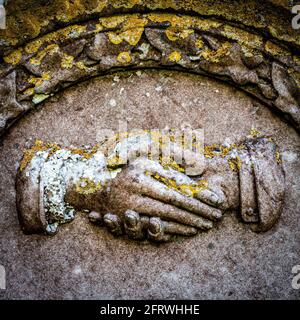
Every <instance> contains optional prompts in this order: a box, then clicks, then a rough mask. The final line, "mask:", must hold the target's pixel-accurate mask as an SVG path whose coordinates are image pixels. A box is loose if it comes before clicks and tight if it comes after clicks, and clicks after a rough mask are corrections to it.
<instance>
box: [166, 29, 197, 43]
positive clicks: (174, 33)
mask: <svg viewBox="0 0 300 320" xmlns="http://www.w3.org/2000/svg"><path fill="white" fill-rule="evenodd" d="M193 33H194V30H193V29H176V28H167V30H166V36H167V38H168V39H169V40H171V41H176V40H179V39H186V38H187V37H188V36H190V35H191V34H193Z"/></svg>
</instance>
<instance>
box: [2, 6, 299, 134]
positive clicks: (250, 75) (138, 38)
mask: <svg viewBox="0 0 300 320" xmlns="http://www.w3.org/2000/svg"><path fill="white" fill-rule="evenodd" d="M214 9H215V7H214ZM237 20H238V18H237ZM245 24H246V25H247V21H246V22H245ZM245 24H242V23H240V24H239V25H237V24H236V23H235V24H232V23H228V21H226V20H224V17H222V14H220V15H219V16H218V17H213V18H207V17H203V16H199V15H198V16H195V15H179V14H176V13H165V12H163V11H160V12H158V11H155V12H150V13H130V14H121V15H112V16H108V17H100V18H95V19H91V20H87V21H84V22H81V23H76V24H72V25H69V26H66V27H64V28H61V29H58V30H55V31H53V32H50V33H47V34H44V35H40V36H39V37H37V38H35V39H33V40H31V41H29V42H27V43H23V44H22V45H21V46H20V47H18V48H16V49H14V50H12V51H11V50H9V51H7V54H5V56H4V57H3V63H2V64H1V65H0V95H1V96H2V97H3V99H2V101H1V103H0V134H2V133H3V132H5V130H6V129H7V128H8V127H9V126H10V125H12V123H14V121H15V120H16V119H18V118H19V117H21V116H22V115H23V114H24V113H25V112H26V111H27V110H29V109H31V108H33V106H35V105H36V104H40V103H41V102H43V101H44V100H45V99H47V98H48V97H50V96H52V95H54V94H55V93H56V92H58V91H59V90H61V89H64V88H66V87H68V86H70V85H72V84H74V83H78V82H80V81H83V80H86V79H89V78H91V77H95V76H100V75H104V74H107V73H109V72H114V71H116V70H122V69H135V68H169V69H170V68H171V69H176V70H184V71H187V72H193V73H197V74H201V75H208V76H211V77H214V78H217V79H219V80H221V81H224V82H227V83H229V84H230V85H233V86H235V87H238V88H239V89H241V90H243V91H245V92H247V93H249V94H250V95H252V96H254V97H256V98H257V99H259V100H260V101H262V102H263V103H264V104H266V105H268V106H269V107H270V108H271V109H272V110H274V111H277V112H279V113H280V114H281V115H283V116H284V117H285V118H286V119H287V120H288V121H289V122H290V123H291V124H292V125H293V126H294V127H295V128H296V130H298V131H299V129H300V110H299V106H300V90H299V87H300V59H299V54H298V51H297V50H298V49H297V47H298V42H299V41H298V40H299V39H298V38H295V39H292V38H291V36H289V37H288V36H287V35H288V34H289V33H287V34H286V37H285V38H284V37H283V35H280V32H279V31H278V32H277V33H276V32H273V35H272V36H271V37H270V35H268V34H265V33H264V30H263V29H262V28H253V30H252V31H250V30H249V29H247V28H246V27H247V26H246V27H245ZM258 31H261V33H259V32H258ZM276 34H277V38H276V37H275V35H276ZM287 40H289V41H287ZM20 43H21V42H20Z"/></svg>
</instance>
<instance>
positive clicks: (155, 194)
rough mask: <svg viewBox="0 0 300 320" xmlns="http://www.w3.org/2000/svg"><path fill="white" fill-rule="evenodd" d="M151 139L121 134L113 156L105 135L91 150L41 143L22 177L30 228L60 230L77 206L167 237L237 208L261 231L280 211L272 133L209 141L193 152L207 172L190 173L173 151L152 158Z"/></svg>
mask: <svg viewBox="0 0 300 320" xmlns="http://www.w3.org/2000/svg"><path fill="white" fill-rule="evenodd" d="M149 137H150V135H149V133H144V134H142V135H140V136H136V137H135V138H134V139H132V138H128V137H125V138H122V139H121V140H118V141H117V142H114V143H113V148H112V150H113V151H114V152H113V153H111V154H107V152H106V151H104V149H103V146H104V145H106V147H107V144H109V142H107V141H106V142H105V143H103V144H102V145H101V146H97V147H95V148H93V149H91V150H80V149H70V148H69V149H67V148H65V149H62V148H61V147H60V146H58V145H56V144H45V143H42V142H41V141H38V142H36V144H35V145H34V146H33V147H32V148H31V149H29V150H27V151H26V152H25V154H24V157H23V160H22V163H21V167H20V172H19V174H18V177H17V183H16V187H17V207H18V212H19V218H20V223H21V225H22V228H23V230H24V232H26V233H39V232H47V233H48V234H54V233H56V232H57V229H58V226H59V225H60V224H63V223H66V222H68V221H71V220H73V218H74V215H75V212H76V211H86V212H88V213H89V219H90V220H91V221H92V222H93V223H95V224H98V225H105V226H106V227H107V228H108V230H109V231H110V232H111V233H113V234H115V235H118V236H120V235H127V236H128V237H129V238H132V239H135V240H145V239H148V240H152V241H157V242H163V241H170V240H172V239H173V238H174V237H176V236H185V237H186V236H194V235H196V234H197V233H198V232H200V231H206V230H209V229H211V228H212V227H213V225H214V223H215V222H217V221H218V220H220V219H221V218H222V216H223V214H224V213H225V212H226V211H228V210H236V211H239V214H240V216H241V219H242V221H243V222H245V223H247V224H249V225H250V226H251V228H252V229H253V230H255V231H258V232H260V231H267V230H269V229H270V228H271V227H272V226H273V225H274V224H275V223H276V221H277V220H278V218H279V217H280V214H281V211H282V204H283V198H284V190H285V186H284V174H283V170H282V166H281V161H280V157H279V154H278V152H277V149H276V145H275V144H274V142H272V140H271V139H268V138H252V139H247V140H245V141H243V142H242V143H240V144H238V145H236V144H234V145H231V146H216V145H214V146H205V147H204V149H203V150H202V156H204V157H203V158H201V157H200V154H199V152H198V151H197V152H196V151H190V152H189V153H186V154H188V157H189V159H192V162H189V163H192V164H193V166H194V169H195V163H196V162H197V159H204V166H203V170H202V171H201V172H200V173H199V174H197V175H193V176H191V174H190V173H189V170H188V166H187V162H184V161H183V163H180V164H178V163H177V162H176V161H175V160H174V154H173V156H172V157H169V158H168V159H166V158H164V157H162V154H161V148H160V149H158V150H160V151H158V154H157V156H158V157H153V154H152V156H150V155H149V149H148V148H145V147H149V146H151V144H153V143H154V142H153V139H152V140H151V139H149ZM158 143H159V144H161V139H159V142H158ZM138 145H139V147H141V145H142V147H141V148H140V149H139V153H138V156H137V157H136V158H134V159H131V161H127V160H123V158H122V153H123V151H124V150H125V146H126V148H127V150H126V152H129V153H131V152H133V151H136V147H137V146H138ZM168 147H171V149H172V150H173V151H174V150H175V158H176V153H177V155H178V153H179V152H182V151H183V152H184V151H185V150H183V149H184V147H182V145H180V144H177V143H175V142H172V141H170V142H169V145H168ZM115 151H117V157H116V152H115ZM154 158H155V159H154ZM199 161H200V160H199Z"/></svg>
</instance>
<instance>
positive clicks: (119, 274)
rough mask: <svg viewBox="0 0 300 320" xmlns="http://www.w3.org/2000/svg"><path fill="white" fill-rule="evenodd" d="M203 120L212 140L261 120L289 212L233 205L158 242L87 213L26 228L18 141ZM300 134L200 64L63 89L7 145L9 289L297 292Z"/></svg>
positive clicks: (65, 294) (3, 155)
mask: <svg viewBox="0 0 300 320" xmlns="http://www.w3.org/2000/svg"><path fill="white" fill-rule="evenodd" d="M124 120H126V121H128V127H129V129H130V128H131V129H132V128H141V127H142V128H144V129H150V128H152V129H153V128H164V127H165V126H169V127H180V126H181V125H182V124H183V123H190V124H191V125H192V126H193V127H194V128H199V127H202V128H204V130H205V143H207V144H211V143H218V142H222V141H223V140H224V139H225V138H229V139H230V140H231V141H232V142H234V141H236V140H238V139H240V138H241V137H243V136H246V135H248V134H249V132H250V130H251V128H255V129H257V130H258V131H260V132H262V133H264V134H271V135H273V136H274V137H275V140H276V142H277V143H278V145H279V146H280V149H281V152H282V157H283V163H284V169H285V172H286V184H287V193H286V200H285V207H284V210H283V216H282V218H281V219H280V221H279V223H278V225H277V226H276V227H275V228H274V229H272V230H271V231H269V232H267V233H265V234H259V235H258V234H255V233H253V232H251V231H250V230H249V229H248V227H247V226H246V225H244V224H242V223H241V222H240V221H239V218H238V216H237V214H236V213H234V212H232V213H228V214H226V216H225V217H224V219H223V221H222V222H221V223H220V224H218V225H217V227H216V228H214V229H213V230H211V231H210V232H208V233H203V234H201V235H199V236H196V237H194V238H191V239H187V240H180V241H177V242H175V243H169V244H162V245H153V244H145V243H137V242H134V241H131V240H126V239H124V238H114V237H113V236H112V235H111V234H109V233H108V232H107V231H106V230H105V229H103V228H98V227H95V226H93V225H91V224H90V223H89V222H88V219H87V217H86V216H85V215H83V214H79V215H78V216H77V218H76V219H75V221H74V222H73V223H71V224H69V225H65V226H62V227H61V228H60V232H59V233H58V234H57V235H56V236H55V237H52V238H51V237H47V236H43V235H32V236H26V235H24V234H23V233H22V232H21V230H20V227H19V223H18V219H17V213H16V206H15V190H14V181H15V175H16V172H17V168H18V165H19V161H20V159H21V156H22V150H23V149H24V148H25V147H28V146H30V145H31V144H32V143H33V141H34V140H35V139H37V138H38V139H42V140H49V141H55V142H58V143H61V144H63V145H67V146H69V145H75V146H80V145H83V144H85V145H87V144H89V145H93V144H95V143H96V141H97V139H98V138H99V137H100V130H101V129H103V128H107V129H117V128H118V122H119V121H124ZM299 154H300V141H299V136H298V134H297V133H296V132H295V130H294V129H293V128H291V127H290V126H288V125H287V124H285V123H284V122H283V121H282V119H280V118H279V117H277V116H276V115H274V114H273V113H272V112H271V111H270V110H269V109H268V108H266V107H265V106H263V105H261V104H260V103H259V102H257V101H254V100H252V99H250V98H249V97H248V96H246V95H245V94H244V93H241V92H239V91H237V90H236V89H234V88H232V87H228V86H226V85H224V84H221V83H219V82H216V81H215V80H211V79H208V78H203V77H200V76H196V75H191V74H184V73H176V72H173V73H172V72H167V71H150V70H149V71H146V72H145V71H143V72H137V73H133V74H132V73H124V74H118V75H111V76H107V77H103V78H96V79H93V80H91V81H89V82H86V83H82V84H79V85H77V86H74V87H72V88H69V89H67V90H66V91H65V92H63V93H60V94H59V95H57V96H55V97H53V98H52V99H51V100H50V101H47V102H46V103H45V104H44V105H42V106H39V107H38V108H36V109H35V110H32V111H31V112H30V113H29V114H28V115H27V116H25V117H24V118H22V119H21V120H20V121H19V122H18V123H17V124H16V125H15V126H14V127H12V128H11V129H10V130H9V132H8V133H6V134H5V136H4V137H3V139H2V140H1V145H0V174H1V176H0V177H1V183H0V199H1V200H0V201H1V206H0V216H1V219H0V234H1V237H0V264H2V265H3V266H5V268H6V272H7V289H6V290H1V291H0V298H1V299H17V298H22V299H29V298H30V299H37V298H39V299H74V298H81V299H85V298H89V299H121V298H127V299H137V298H139V299H143V298H149V299H155V298H163V299H175V298H182V299H204V298H212V299H224V298H229V299H237V298H239V299H265V298H275V299H288V298H289V299H299V298H300V291H296V290H293V289H292V286H291V281H292V277H293V275H292V273H291V269H292V267H293V266H294V265H296V264H300V252H299V248H300V234H299V227H300V203H299V196H300V187H299V186H300V175H299V173H300V166H299Z"/></svg>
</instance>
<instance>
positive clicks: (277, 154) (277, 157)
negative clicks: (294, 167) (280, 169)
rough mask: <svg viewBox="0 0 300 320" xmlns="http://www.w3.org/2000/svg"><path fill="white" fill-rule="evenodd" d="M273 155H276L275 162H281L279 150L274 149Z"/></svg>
mask: <svg viewBox="0 0 300 320" xmlns="http://www.w3.org/2000/svg"><path fill="white" fill-rule="evenodd" d="M275 157H276V162H277V163H278V164H281V163H282V160H281V155H280V152H279V151H276V155H275Z"/></svg>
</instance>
